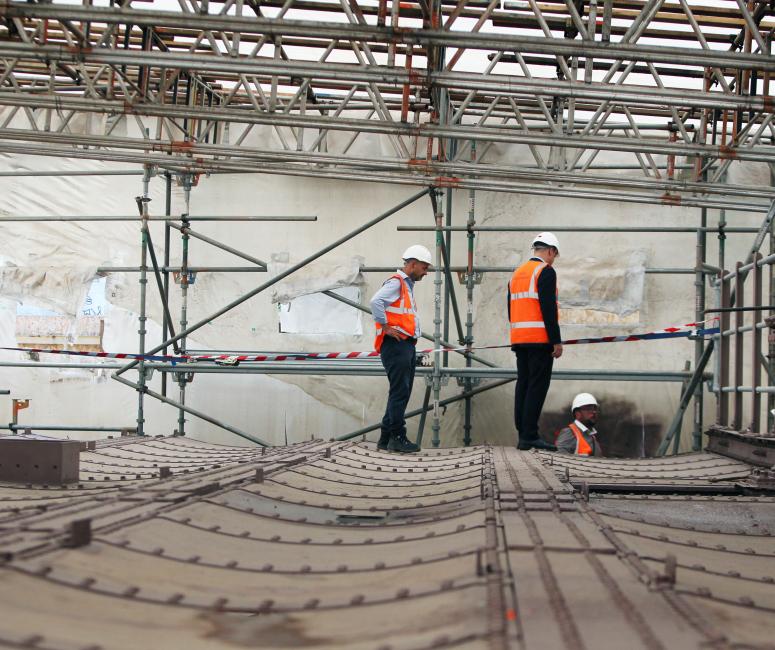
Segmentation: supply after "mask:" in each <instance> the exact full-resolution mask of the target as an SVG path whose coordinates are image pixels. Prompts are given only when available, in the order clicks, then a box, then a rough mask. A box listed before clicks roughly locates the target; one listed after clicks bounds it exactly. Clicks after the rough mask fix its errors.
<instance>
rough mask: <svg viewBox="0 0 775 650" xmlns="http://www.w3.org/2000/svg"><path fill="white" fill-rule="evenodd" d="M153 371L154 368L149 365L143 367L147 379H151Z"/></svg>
mask: <svg viewBox="0 0 775 650" xmlns="http://www.w3.org/2000/svg"><path fill="white" fill-rule="evenodd" d="M153 371H154V368H149V367H148V366H145V367H144V368H143V376H144V377H145V381H151V377H153Z"/></svg>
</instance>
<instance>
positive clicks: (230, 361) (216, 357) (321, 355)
mask: <svg viewBox="0 0 775 650" xmlns="http://www.w3.org/2000/svg"><path fill="white" fill-rule="evenodd" d="M711 320H717V318H713V319H711ZM706 322H707V321H703V322H699V323H687V324H686V325H681V326H677V327H666V328H664V329H661V330H655V331H653V332H644V333H641V334H625V335H621V336H599V337H593V338H584V339H571V340H568V341H563V345H581V344H591V343H623V342H631V341H653V340H658V339H671V338H685V337H689V336H697V337H700V336H709V335H713V334H718V333H719V328H718V327H711V328H704V329H703V328H701V327H700V326H702V325H704V324H705V323H706ZM510 347H511V345H510V344H508V345H481V346H472V347H466V346H463V347H457V348H447V347H444V348H428V349H426V350H418V351H417V354H418V355H428V354H432V353H434V352H467V351H472V350H493V349H502V348H510ZM0 350H11V351H17V352H37V353H41V354H65V355H69V356H79V357H94V358H98V359H127V360H134V361H162V362H170V363H173V364H176V363H194V362H214V363H216V364H219V365H229V366H236V365H239V364H240V363H243V362H245V363H260V362H266V361H273V362H278V361H332V360H342V359H349V360H351V359H372V358H376V357H379V352H375V351H374V350H372V351H370V352H284V353H267V354H202V355H180V356H174V355H166V354H135V353H131V352H88V351H83V350H53V349H43V348H13V347H0Z"/></svg>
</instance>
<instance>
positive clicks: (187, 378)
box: [172, 372, 195, 384]
mask: <svg viewBox="0 0 775 650" xmlns="http://www.w3.org/2000/svg"><path fill="white" fill-rule="evenodd" d="M194 374H195V373H193V372H174V373H172V380H173V381H174V382H177V383H178V384H180V383H181V382H182V383H184V384H190V383H191V382H192V381H194Z"/></svg>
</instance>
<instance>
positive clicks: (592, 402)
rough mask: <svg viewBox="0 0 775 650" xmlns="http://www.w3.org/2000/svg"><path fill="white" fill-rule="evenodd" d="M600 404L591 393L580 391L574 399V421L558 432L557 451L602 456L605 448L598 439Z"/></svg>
mask: <svg viewBox="0 0 775 650" xmlns="http://www.w3.org/2000/svg"><path fill="white" fill-rule="evenodd" d="M599 414H600V405H599V404H598V403H597V400H596V399H595V397H594V396H593V395H591V394H590V393H579V394H578V395H576V397H575V398H574V399H573V404H572V405H571V415H573V418H574V419H573V422H571V423H570V424H569V425H568V426H567V427H565V428H564V429H561V430H560V432H559V433H558V434H557V451H559V452H562V453H564V454H576V455H577V456H602V455H603V449H602V448H601V447H600V442H599V441H598V439H597V430H596V429H595V425H596V424H597V417H598V415H599Z"/></svg>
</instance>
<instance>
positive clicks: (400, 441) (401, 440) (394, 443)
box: [387, 436, 420, 454]
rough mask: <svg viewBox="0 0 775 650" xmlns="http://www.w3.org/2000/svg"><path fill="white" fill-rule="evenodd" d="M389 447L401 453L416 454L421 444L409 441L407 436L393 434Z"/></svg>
mask: <svg viewBox="0 0 775 650" xmlns="http://www.w3.org/2000/svg"><path fill="white" fill-rule="evenodd" d="M387 449H388V451H395V452H397V453H399V454H415V453H417V452H418V451H420V446H419V445H416V444H414V443H413V442H409V440H408V439H407V437H406V436H400V437H399V436H393V437H391V438H390V442H389V443H388V446H387Z"/></svg>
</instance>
